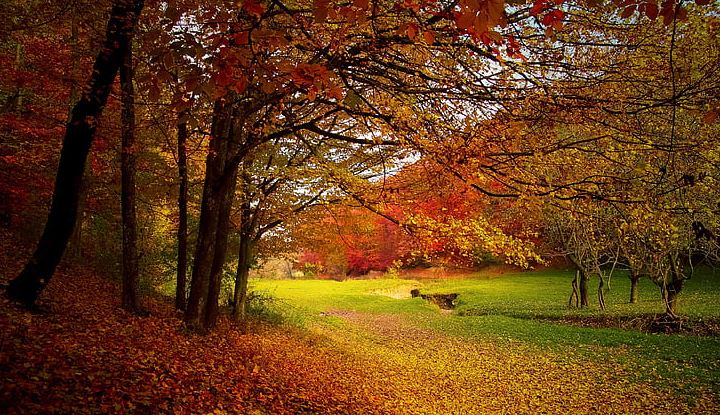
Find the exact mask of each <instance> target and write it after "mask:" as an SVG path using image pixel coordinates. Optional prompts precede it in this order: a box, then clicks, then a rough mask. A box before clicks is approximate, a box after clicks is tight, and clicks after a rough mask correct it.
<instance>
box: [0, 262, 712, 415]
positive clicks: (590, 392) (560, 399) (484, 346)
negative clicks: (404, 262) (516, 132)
mask: <svg viewBox="0 0 720 415" xmlns="http://www.w3.org/2000/svg"><path fill="white" fill-rule="evenodd" d="M117 298H118V289H117V287H116V286H115V285H114V284H113V283H110V282H107V281H105V280H102V279H100V278H98V277H95V276H93V275H90V274H84V273H82V272H80V271H77V270H69V269H65V270H62V271H60V272H59V273H58V275H57V277H56V279H54V280H53V282H52V284H51V285H50V287H49V288H48V290H47V292H46V293H45V294H44V295H43V300H42V310H43V311H41V312H39V313H35V314H31V313H28V312H27V311H24V310H22V309H20V308H17V307H16V306H14V305H13V304H10V303H9V302H8V301H7V300H5V299H3V300H1V301H0V308H2V317H1V318H0V336H1V337H0V339H1V343H0V373H2V385H1V386H0V412H2V413H6V414H15V413H28V414H43V413H58V414H60V413H78V414H83V413H148V414H150V413H153V414H155V413H188V414H209V413H214V414H223V413H248V414H253V413H256V414H282V413H288V414H373V413H377V414H435V413H437V414H482V413H528V414H530V413H532V414H535V413H614V414H621V413H627V414H639V413H716V411H717V409H718V408H720V406H718V405H719V402H718V400H717V397H716V396H714V395H713V394H711V393H710V392H709V391H708V393H707V394H701V395H699V396H695V397H694V398H693V399H692V400H691V401H689V400H688V399H687V397H686V396H682V395H681V394H678V393H675V392H674V391H673V390H663V389H661V388H658V387H656V386H652V385H649V384H644V383H642V382H639V383H638V382H634V381H631V380H630V378H631V377H630V376H629V374H628V373H627V369H626V368H624V367H623V366H621V365H617V364H608V363H607V362H603V361H602V360H597V361H573V360H572V359H561V358H558V356H557V355H556V354H554V353H547V354H546V353H542V352H538V351H535V352H533V353H527V350H524V349H522V348H521V349H518V350H514V349H512V348H500V347H497V346H495V345H493V344H491V343H484V342H481V341H467V340H462V339H460V338H457V337H451V336H447V335H443V334H441V333H438V332H437V331H434V330H430V329H426V328H421V327H418V326H415V325H413V324H411V323H409V322H408V321H406V320H405V319H403V318H402V317H401V316H397V315H390V314H382V313H381V314H374V313H366V312H354V311H348V310H331V311H329V312H328V316H329V317H335V318H336V319H339V320H340V321H342V322H344V323H343V324H339V325H337V324H336V325H315V326H313V328H310V329H309V330H301V329H293V328H289V327H262V326H257V327H254V330H253V333H252V334H242V333H241V332H240V331H239V330H238V329H237V328H236V327H234V326H233V325H232V324H231V323H229V322H228V321H225V320H223V321H222V322H221V324H220V326H219V327H218V329H217V330H216V331H215V332H213V333H212V334H211V335H208V336H192V335H187V334H184V333H183V329H182V324H181V322H180V319H179V318H178V316H177V315H175V312H174V311H173V310H172V307H171V305H170V304H169V303H167V302H163V301H159V300H149V301H148V307H149V311H150V312H151V316H150V317H146V318H140V317H135V316H132V315H129V314H127V313H125V312H123V311H121V310H120V309H119V308H118V307H117V305H118V302H117Z"/></svg>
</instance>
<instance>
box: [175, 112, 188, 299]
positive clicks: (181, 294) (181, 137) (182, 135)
mask: <svg viewBox="0 0 720 415" xmlns="http://www.w3.org/2000/svg"><path fill="white" fill-rule="evenodd" d="M186 117H187V113H186V112H182V113H181V114H180V116H179V118H178V126H177V128H178V137H177V146H178V176H179V178H180V194H179V195H178V216H179V224H178V233H177V237H178V264H177V287H176V289H175V308H177V309H178V310H185V308H186V306H187V298H186V291H187V240H188V230H187V228H188V223H187V222H188V217H187V215H188V212H187V195H188V173H187V120H186Z"/></svg>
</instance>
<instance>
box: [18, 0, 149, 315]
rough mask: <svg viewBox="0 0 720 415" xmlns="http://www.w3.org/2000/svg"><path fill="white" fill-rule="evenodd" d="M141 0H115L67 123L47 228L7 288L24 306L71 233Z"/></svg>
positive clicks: (30, 303)
mask: <svg viewBox="0 0 720 415" xmlns="http://www.w3.org/2000/svg"><path fill="white" fill-rule="evenodd" d="M143 5H144V2H143V0H116V1H115V2H114V4H113V7H112V11H111V13H110V19H109V21H108V25H107V32H106V37H105V42H104V44H103V48H102V49H101V50H100V52H99V53H98V56H97V58H96V60H95V64H94V66H93V73H92V77H91V78H90V82H89V86H88V88H87V89H86V92H85V93H84V94H83V96H82V98H81V99H80V101H78V103H77V104H76V105H75V106H74V108H73V111H72V116H71V118H70V121H69V122H68V123H67V126H66V129H65V137H64V138H63V144H62V150H61V151H60V162H59V164H58V169H57V174H56V177H55V187H54V192H53V197H52V204H51V206H50V212H49V214H48V219H47V223H46V224H45V229H44V230H43V234H42V236H41V237H40V241H39V242H38V245H37V247H36V248H35V252H34V253H33V255H32V257H31V258H30V260H29V261H28V262H27V264H26V265H25V267H24V268H23V270H22V271H21V272H20V274H19V275H18V276H17V277H16V278H15V279H13V280H12V281H10V284H9V286H8V289H7V293H8V295H9V296H10V297H11V298H13V299H15V300H17V301H19V302H20V303H22V304H24V305H25V306H28V307H31V306H33V305H34V304H35V301H36V300H37V297H38V296H39V295H40V292H42V290H43V289H44V288H45V286H46V285H47V284H48V283H49V282H50V279H51V278H52V276H53V273H54V272H55V268H56V267H57V265H58V263H59V262H60V259H61V258H62V255H63V253H64V252H65V248H66V247H67V243H68V240H69V239H70V236H71V235H72V232H73V228H74V227H75V222H76V219H77V208H78V199H79V195H80V185H81V183H82V176H83V172H84V170H85V162H86V160H87V155H88V153H89V151H90V146H91V144H92V141H93V138H94V136H95V130H96V128H97V124H98V120H99V118H100V115H101V114H102V110H103V108H104V106H105V104H106V102H107V98H108V95H109V93H110V89H111V87H112V84H113V81H114V80H115V77H116V75H117V73H118V69H119V68H120V66H121V65H122V63H123V59H124V57H125V54H126V51H127V48H128V45H129V44H130V39H131V37H132V34H133V32H134V30H135V26H136V25H137V20H138V16H139V15H140V12H141V10H142V8H143Z"/></svg>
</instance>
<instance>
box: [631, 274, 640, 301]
mask: <svg viewBox="0 0 720 415" xmlns="http://www.w3.org/2000/svg"><path fill="white" fill-rule="evenodd" d="M639 282H640V273H639V272H636V271H633V270H631V271H630V304H636V303H637V302H638V283H639Z"/></svg>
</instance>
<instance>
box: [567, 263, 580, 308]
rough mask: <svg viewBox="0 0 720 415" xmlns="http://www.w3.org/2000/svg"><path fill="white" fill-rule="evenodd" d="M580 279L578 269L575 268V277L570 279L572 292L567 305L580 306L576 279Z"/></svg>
mask: <svg viewBox="0 0 720 415" xmlns="http://www.w3.org/2000/svg"><path fill="white" fill-rule="evenodd" d="M579 279H580V271H579V270H575V278H573V280H572V284H571V285H572V293H571V294H570V299H569V300H568V307H573V306H575V308H578V307H579V306H580V296H579V295H578V280H579Z"/></svg>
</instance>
